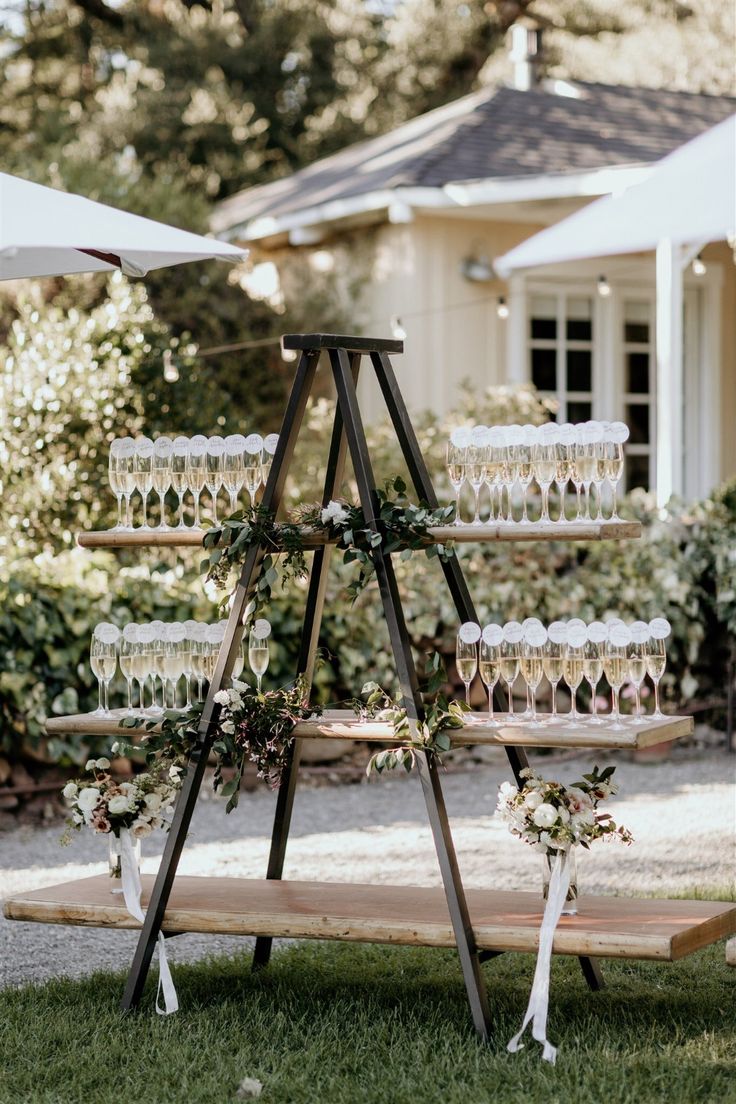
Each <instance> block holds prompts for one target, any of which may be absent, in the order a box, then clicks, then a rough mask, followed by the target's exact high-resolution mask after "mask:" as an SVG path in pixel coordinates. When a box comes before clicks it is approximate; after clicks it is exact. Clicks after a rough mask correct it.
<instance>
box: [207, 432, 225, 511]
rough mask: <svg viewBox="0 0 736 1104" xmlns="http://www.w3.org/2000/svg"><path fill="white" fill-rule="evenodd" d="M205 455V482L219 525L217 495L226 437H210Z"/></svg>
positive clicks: (220, 482)
mask: <svg viewBox="0 0 736 1104" xmlns="http://www.w3.org/2000/svg"><path fill="white" fill-rule="evenodd" d="M205 455H206V466H205V480H204V482H205V486H206V487H207V490H208V491H209V493H210V498H211V499H212V520H213V522H214V524H215V525H219V521H218V519H217V496H218V494H219V493H220V488H221V487H222V472H223V467H224V457H225V441H224V439H223V438H222V437H218V436H215V437H210V439H209V441H208V442H207V452H206V454H205Z"/></svg>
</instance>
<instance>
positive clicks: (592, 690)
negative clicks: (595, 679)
mask: <svg viewBox="0 0 736 1104" xmlns="http://www.w3.org/2000/svg"><path fill="white" fill-rule="evenodd" d="M597 689H598V683H596V684H595V686H594V685H593V683H592V682H591V684H590V697H591V699H592V704H593V720H594V721H596V720H598V700H597V698H596V693H595V692H596V690H597Z"/></svg>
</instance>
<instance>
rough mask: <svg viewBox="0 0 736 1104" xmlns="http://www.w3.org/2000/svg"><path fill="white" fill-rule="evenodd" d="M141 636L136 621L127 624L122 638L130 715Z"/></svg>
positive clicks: (129, 712)
mask: <svg viewBox="0 0 736 1104" xmlns="http://www.w3.org/2000/svg"><path fill="white" fill-rule="evenodd" d="M138 649H139V638H138V626H137V625H136V623H135V622H134V621H131V622H130V624H128V625H126V626H125V628H124V629H123V635H122V638H121V640H120V673H121V675H122V676H123V678H124V679H125V681H126V682H127V684H128V709H127V713H128V716H131V714H132V713H133V682H134V680H135V677H136V675H135V672H136V658H137V656H138Z"/></svg>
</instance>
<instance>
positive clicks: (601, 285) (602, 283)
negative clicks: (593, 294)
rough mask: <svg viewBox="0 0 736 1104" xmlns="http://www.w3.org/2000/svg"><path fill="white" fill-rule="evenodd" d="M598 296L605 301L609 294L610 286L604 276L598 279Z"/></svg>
mask: <svg viewBox="0 0 736 1104" xmlns="http://www.w3.org/2000/svg"><path fill="white" fill-rule="evenodd" d="M598 294H599V295H600V297H601V299H607V298H608V296H609V295H610V294H611V285H610V284H609V282H608V280H607V279H606V277H605V276H599V277H598Z"/></svg>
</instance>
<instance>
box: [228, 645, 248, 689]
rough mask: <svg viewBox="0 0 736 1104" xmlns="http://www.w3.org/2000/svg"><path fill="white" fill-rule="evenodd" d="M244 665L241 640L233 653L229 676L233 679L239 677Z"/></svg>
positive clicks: (243, 646)
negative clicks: (233, 657)
mask: <svg viewBox="0 0 736 1104" xmlns="http://www.w3.org/2000/svg"><path fill="white" fill-rule="evenodd" d="M244 667H245V640H241V642H240V647H239V648H238V651H237V653H236V655H235V659H234V660H233V669H232V672H231V678H232V679H233V680H235V679H239V678H240V676H241V675H242V673H243V668H244Z"/></svg>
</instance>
